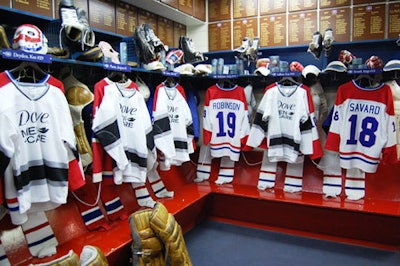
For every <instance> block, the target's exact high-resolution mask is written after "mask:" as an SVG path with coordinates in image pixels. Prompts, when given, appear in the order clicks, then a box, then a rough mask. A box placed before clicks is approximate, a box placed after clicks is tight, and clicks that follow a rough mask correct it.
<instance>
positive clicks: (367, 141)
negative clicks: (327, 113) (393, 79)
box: [325, 80, 397, 173]
mask: <svg viewBox="0 0 400 266" xmlns="http://www.w3.org/2000/svg"><path fill="white" fill-rule="evenodd" d="M325 148H326V149H328V150H332V151H336V152H339V154H340V166H341V167H342V168H345V169H352V168H357V169H361V170H363V171H365V172H367V173H374V172H376V170H377V167H378V164H379V162H380V161H381V160H382V161H383V162H385V163H396V162H397V152H396V127H395V118H394V107H393V96H392V92H391V90H390V87H389V86H387V85H385V84H380V85H378V86H377V87H371V88H363V87H360V86H359V85H358V84H357V83H356V81H353V80H352V81H349V82H346V83H344V84H343V85H341V86H339V88H338V91H337V94H336V100H335V105H334V110H333V116H332V123H331V126H330V128H329V133H328V136H327V140H326V143H325Z"/></svg>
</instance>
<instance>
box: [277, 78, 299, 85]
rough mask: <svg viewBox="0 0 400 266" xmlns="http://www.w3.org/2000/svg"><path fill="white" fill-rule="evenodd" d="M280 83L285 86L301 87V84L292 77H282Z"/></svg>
mask: <svg viewBox="0 0 400 266" xmlns="http://www.w3.org/2000/svg"><path fill="white" fill-rule="evenodd" d="M278 83H279V84H280V85H283V86H293V85H300V83H299V82H297V81H295V80H294V79H293V78H292V77H288V76H285V77H282V78H281V79H280V80H279V81H278Z"/></svg>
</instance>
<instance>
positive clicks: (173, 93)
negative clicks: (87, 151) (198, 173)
mask: <svg viewBox="0 0 400 266" xmlns="http://www.w3.org/2000/svg"><path fill="white" fill-rule="evenodd" d="M159 113H162V114H164V113H168V116H169V123H170V127H171V131H172V138H173V143H174V148H175V156H174V157H172V158H165V161H164V162H163V163H164V164H165V165H166V166H165V167H164V168H165V169H168V168H169V167H168V166H169V165H181V164H182V163H184V162H187V161H189V160H190V157H189V154H191V153H193V152H194V150H195V146H194V130H193V120H192V114H191V111H190V108H189V105H188V103H187V102H186V95H185V91H184V89H183V87H182V86H181V85H179V84H178V83H176V84H175V86H173V87H168V86H166V84H165V83H161V84H160V85H158V86H157V88H156V90H155V93H154V102H153V115H154V116H155V117H157V116H159V115H158V114H159Z"/></svg>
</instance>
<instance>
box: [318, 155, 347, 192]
mask: <svg viewBox="0 0 400 266" xmlns="http://www.w3.org/2000/svg"><path fill="white" fill-rule="evenodd" d="M318 168H320V169H321V170H322V171H323V175H324V177H323V184H322V193H324V196H325V197H332V198H336V197H337V196H339V195H340V194H341V193H342V168H341V167H340V160H339V156H338V154H337V153H336V152H331V151H328V150H325V151H324V156H323V157H322V158H321V160H320V162H319V165H318Z"/></svg>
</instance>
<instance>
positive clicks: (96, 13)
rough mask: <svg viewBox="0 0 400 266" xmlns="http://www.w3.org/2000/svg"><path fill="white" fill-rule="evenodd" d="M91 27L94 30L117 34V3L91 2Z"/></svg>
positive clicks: (99, 0)
mask: <svg viewBox="0 0 400 266" xmlns="http://www.w3.org/2000/svg"><path fill="white" fill-rule="evenodd" d="M88 3H89V10H90V12H89V25H90V26H91V27H93V28H97V29H101V30H104V31H109V32H116V28H115V2H114V1H113V0H90V1H88Z"/></svg>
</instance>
